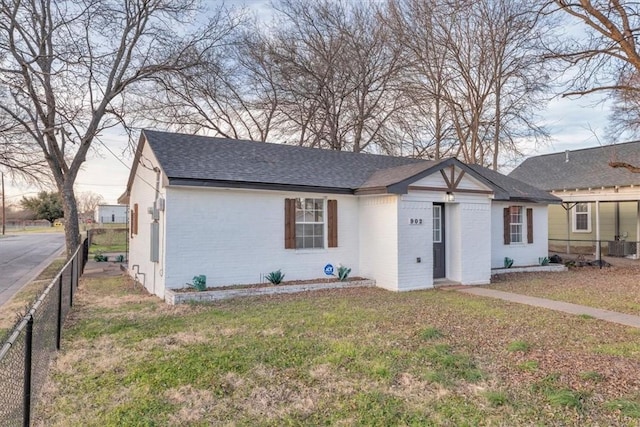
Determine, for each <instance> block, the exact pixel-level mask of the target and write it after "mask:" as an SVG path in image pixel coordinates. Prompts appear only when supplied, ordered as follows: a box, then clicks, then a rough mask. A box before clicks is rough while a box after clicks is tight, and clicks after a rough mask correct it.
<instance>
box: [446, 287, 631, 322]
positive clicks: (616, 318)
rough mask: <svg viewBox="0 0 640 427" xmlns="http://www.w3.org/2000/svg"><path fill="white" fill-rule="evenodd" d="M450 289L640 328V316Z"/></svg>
mask: <svg viewBox="0 0 640 427" xmlns="http://www.w3.org/2000/svg"><path fill="white" fill-rule="evenodd" d="M450 289H455V290H456V291H458V292H463V293H466V294H471V295H477V296H482V297H489V298H496V299H501V300H504V301H510V302H515V303H518V304H526V305H531V306H534V307H541V308H547V309H549V310H555V311H561V312H564V313H569V314H576V315H581V314H583V315H584V314H586V315H589V316H591V317H595V318H596V319H601V320H606V321H607V322H613V323H619V324H621V325H625V326H632V327H634V328H640V316H633V315H631V314H624V313H618V312H615V311H609V310H602V309H599V308H593V307H587V306H584V305H578V304H571V303H568V302H562V301H554V300H550V299H545V298H538V297H531V296H527V295H520V294H514V293H511V292H502V291H496V290H493V289H486V288H478V287H473V286H456V287H455V288H450Z"/></svg>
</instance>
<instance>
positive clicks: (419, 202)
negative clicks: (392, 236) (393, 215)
mask: <svg viewBox="0 0 640 427" xmlns="http://www.w3.org/2000/svg"><path fill="white" fill-rule="evenodd" d="M412 218H413V219H414V220H415V219H417V220H422V224H418V225H415V224H413V225H412V224H411V223H410V219H412ZM398 242H399V245H398V290H401V291H408V290H412V289H425V288H430V287H432V286H433V243H432V242H433V203H432V202H431V201H427V200H425V197H419V196H415V195H404V196H402V200H401V202H400V210H399V211H398ZM417 258H420V262H418V261H417Z"/></svg>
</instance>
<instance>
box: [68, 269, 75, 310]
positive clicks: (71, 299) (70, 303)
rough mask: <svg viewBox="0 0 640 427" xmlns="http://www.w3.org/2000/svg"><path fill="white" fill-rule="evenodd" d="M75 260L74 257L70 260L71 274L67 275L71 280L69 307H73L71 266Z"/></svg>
mask: <svg viewBox="0 0 640 427" xmlns="http://www.w3.org/2000/svg"><path fill="white" fill-rule="evenodd" d="M75 259H76V258H75V257H73V258H71V274H70V275H69V276H70V278H71V280H70V282H71V283H70V284H69V307H73V264H74V261H75Z"/></svg>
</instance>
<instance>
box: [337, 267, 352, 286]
mask: <svg viewBox="0 0 640 427" xmlns="http://www.w3.org/2000/svg"><path fill="white" fill-rule="evenodd" d="M349 273H351V269H350V268H348V267H345V266H343V265H341V266H340V267H338V279H339V280H340V281H341V282H344V281H346V280H347V279H348V278H349Z"/></svg>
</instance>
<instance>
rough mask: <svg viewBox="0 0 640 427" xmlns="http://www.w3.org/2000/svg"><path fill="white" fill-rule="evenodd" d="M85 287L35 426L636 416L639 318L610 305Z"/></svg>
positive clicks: (97, 282)
mask: <svg viewBox="0 0 640 427" xmlns="http://www.w3.org/2000/svg"><path fill="white" fill-rule="evenodd" d="M620 275H621V277H624V274H622V273H620ZM532 277H533V279H534V280H540V281H542V280H543V279H545V277H546V278H547V279H548V278H550V277H551V276H540V277H538V276H532ZM554 277H555V276H554ZM558 277H562V279H559V280H565V279H564V278H565V277H567V278H571V277H573V278H576V279H584V278H586V277H590V276H589V274H588V273H587V272H571V273H569V274H568V275H566V276H558ZM513 280H514V281H515V282H525V279H524V278H521V277H514V278H513ZM553 280H556V279H555V278H554V279H553ZM515 282H514V283H515ZM501 286H505V287H508V286H510V283H509V281H508V280H507V281H504V282H502V283H501ZM513 286H516V285H515V284H514V285H513ZM576 286H577V285H576ZM76 301H77V305H76V306H75V308H74V310H73V311H72V313H71V315H70V317H69V318H68V320H67V325H66V326H67V329H66V331H65V333H64V339H63V350H62V352H61V353H60V354H59V356H58V358H57V360H56V361H55V362H54V363H53V365H52V368H51V375H50V379H49V381H48V382H47V384H46V386H45V389H44V391H43V395H42V396H41V399H40V404H39V406H38V408H37V414H38V419H37V421H36V423H35V425H42V426H44V425H46V426H123V425H127V426H129V425H136V426H143V425H144V426H165V425H168V426H210V425H229V426H281V425H367V426H387V425H420V426H429V425H433V426H463V425H470V426H474V425H489V426H491V425H495V426H513V425H558V426H560V425H603V426H604V425H607V426H609V425H630V426H631V425H638V423H639V422H640V331H639V330H636V329H633V328H626V327H622V326H619V325H615V324H610V323H606V322H603V321H599V320H594V319H589V318H584V317H580V316H570V315H566V314H562V313H556V312H552V311H548V310H543V309H538V308H533V307H528V306H523V305H518V304H513V303H508V302H503V301H496V300H491V299H486V298H479V297H474V296H471V295H465V294H460V293H457V292H455V291H446V290H432V291H421V292H411V293H391V292H387V291H384V290H380V289H351V290H339V291H337V290H333V291H321V292H314V293H304V294H298V295H286V296H277V297H259V298H250V299H237V300H232V301H226V302H218V303H213V304H210V305H191V306H189V305H187V306H178V307H171V306H167V305H165V304H164V303H163V302H161V301H159V300H158V299H157V298H155V297H153V296H150V295H147V294H145V293H144V292H143V291H141V290H139V289H134V288H133V286H132V284H131V282H129V281H128V280H127V279H124V278H120V277H116V278H104V279H83V281H82V283H81V290H80V292H79V293H78V294H77V297H76Z"/></svg>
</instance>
